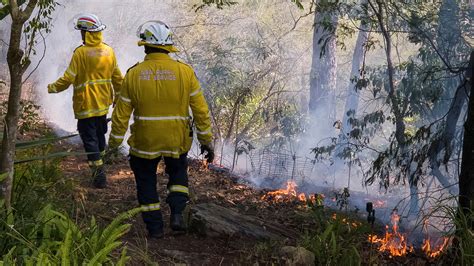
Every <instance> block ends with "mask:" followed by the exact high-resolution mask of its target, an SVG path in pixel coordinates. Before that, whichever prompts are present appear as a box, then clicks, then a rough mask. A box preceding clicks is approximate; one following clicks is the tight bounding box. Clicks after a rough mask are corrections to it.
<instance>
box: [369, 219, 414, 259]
mask: <svg viewBox="0 0 474 266" xmlns="http://www.w3.org/2000/svg"><path fill="white" fill-rule="evenodd" d="M390 220H391V223H392V228H391V230H390V228H389V226H388V225H387V226H385V235H384V237H383V238H380V237H378V236H376V235H369V242H371V243H377V244H379V245H380V246H379V251H380V252H388V253H389V254H390V256H391V257H400V256H404V255H406V254H407V253H408V252H412V251H413V247H409V246H408V244H407V239H406V236H405V235H404V234H401V233H400V232H399V231H398V223H399V222H400V215H398V213H397V210H394V211H393V212H392V215H391V218H390Z"/></svg>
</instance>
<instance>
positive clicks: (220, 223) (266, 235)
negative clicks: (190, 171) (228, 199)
mask: <svg viewBox="0 0 474 266" xmlns="http://www.w3.org/2000/svg"><path fill="white" fill-rule="evenodd" d="M189 227H190V230H191V231H194V232H197V233H199V234H201V235H205V236H222V235H226V236H244V237H251V238H255V239H264V240H269V239H271V240H283V239H285V238H287V237H291V236H295V235H296V234H295V233H294V232H291V231H290V230H288V229H282V228H280V227H279V226H277V225H274V224H271V223H269V222H266V221H263V220H261V219H259V218H257V217H253V216H248V215H244V214H241V213H239V212H237V211H236V210H233V209H232V208H225V207H222V206H219V205H216V204H213V203H202V204H198V205H194V206H192V207H191V215H190V222H189Z"/></svg>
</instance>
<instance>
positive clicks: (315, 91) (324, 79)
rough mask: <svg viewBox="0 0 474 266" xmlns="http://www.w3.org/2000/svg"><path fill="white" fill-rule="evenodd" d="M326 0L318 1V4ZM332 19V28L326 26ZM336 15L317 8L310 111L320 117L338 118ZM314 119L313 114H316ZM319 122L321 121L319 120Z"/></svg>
mask: <svg viewBox="0 0 474 266" xmlns="http://www.w3.org/2000/svg"><path fill="white" fill-rule="evenodd" d="M327 2H328V1H326V0H318V1H317V4H318V5H317V6H318V7H319V4H321V3H324V4H326V5H327ZM328 21H329V23H330V27H331V28H330V29H327V28H325V27H324V24H326V23H327V22H328ZM336 28H337V14H336V13H335V12H332V11H327V10H321V11H318V10H316V12H315V14H314V33H313V61H312V64H311V75H310V99H309V111H310V113H311V115H313V116H314V115H317V118H318V119H322V120H323V121H324V120H327V119H329V121H331V119H332V120H335V110H336V107H335V89H336V70H337V65H336ZM313 118H314V117H313ZM319 122H320V121H318V123H319Z"/></svg>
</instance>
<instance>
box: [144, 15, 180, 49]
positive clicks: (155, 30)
mask: <svg viewBox="0 0 474 266" xmlns="http://www.w3.org/2000/svg"><path fill="white" fill-rule="evenodd" d="M172 36H173V33H172V32H171V29H170V27H168V25H166V24H165V23H164V22H162V21H159V20H151V21H147V22H145V23H143V24H142V25H141V26H140V27H139V28H138V30H137V37H138V38H140V39H141V42H143V43H144V44H145V45H146V44H151V45H174V42H173V38H172Z"/></svg>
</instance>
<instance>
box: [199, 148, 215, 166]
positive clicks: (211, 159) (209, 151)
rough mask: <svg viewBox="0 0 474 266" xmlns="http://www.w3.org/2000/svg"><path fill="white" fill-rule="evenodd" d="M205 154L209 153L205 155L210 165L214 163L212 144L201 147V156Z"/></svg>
mask: <svg viewBox="0 0 474 266" xmlns="http://www.w3.org/2000/svg"><path fill="white" fill-rule="evenodd" d="M204 152H207V153H206V155H204V158H206V159H207V162H208V163H212V162H213V161H214V148H213V147H212V146H211V145H210V144H209V145H201V154H203V153H204Z"/></svg>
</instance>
